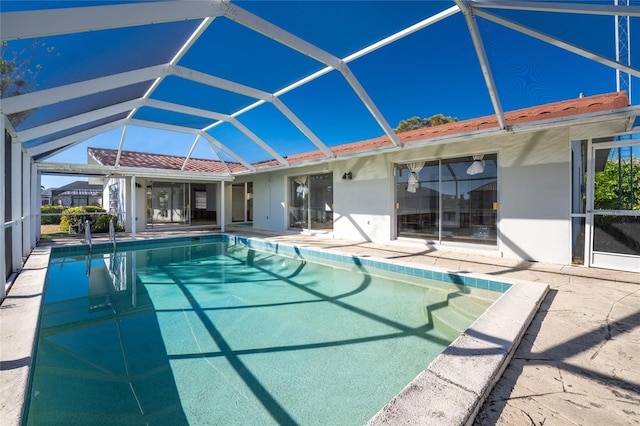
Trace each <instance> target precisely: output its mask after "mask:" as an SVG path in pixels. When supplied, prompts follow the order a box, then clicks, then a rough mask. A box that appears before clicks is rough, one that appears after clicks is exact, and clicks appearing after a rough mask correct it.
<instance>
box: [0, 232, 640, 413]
mask: <svg viewBox="0 0 640 426" xmlns="http://www.w3.org/2000/svg"><path fill="white" fill-rule="evenodd" d="M227 231H228V233H231V234H237V235H246V236H253V237H258V238H261V239H264V240H267V241H271V242H275V243H283V244H291V245H296V246H300V247H308V248H317V249H321V250H329V251H334V252H337V253H341V254H350V255H356V256H360V257H372V258H381V259H386V260H388V261H391V262H398V263H407V264H412V265H414V266H425V267H433V268H438V269H442V270H447V271H465V272H468V273H478V274H483V275H488V276H492V277H494V279H496V280H501V279H505V280H509V281H514V282H520V281H522V282H528V283H540V284H546V285H548V292H546V293H540V292H539V288H541V287H545V291H546V286H541V285H539V286H538V288H537V289H536V286H532V287H530V288H531V289H534V290H535V291H534V293H536V294H542V296H541V297H542V300H541V305H540V309H539V310H538V312H537V314H535V316H534V317H533V319H532V321H531V325H530V326H529V328H528V329H527V330H526V332H525V333H524V335H523V337H522V340H521V341H520V344H519V345H517V349H515V350H514V351H511V352H510V353H508V352H509V349H508V344H507V342H506V339H502V337H506V336H505V335H506V334H510V333H513V331H512V330H511V331H509V330H506V329H502V328H501V327H500V326H496V322H495V321H493V322H491V321H488V320H487V321H485V322H484V323H482V322H479V323H476V324H474V327H476V326H477V328H476V329H475V331H474V330H468V331H467V333H465V335H463V336H461V338H460V339H459V340H457V341H456V342H454V344H453V345H452V346H451V347H450V348H449V350H448V353H445V354H443V355H444V356H443V357H442V359H436V361H434V363H432V364H431V365H430V367H429V369H427V370H425V371H424V372H423V373H421V375H420V376H418V378H416V380H414V382H412V383H411V384H410V385H409V386H407V388H405V390H404V391H403V392H402V393H401V394H400V395H399V396H398V397H396V398H394V401H392V402H391V403H390V404H389V405H387V406H386V407H385V408H384V409H383V410H381V412H379V413H378V414H377V415H376V416H375V417H374V418H373V419H372V420H371V421H370V423H371V424H463V423H467V424H475V425H493V424H509V425H512V424H535V425H539V424H579V425H582V424H610V425H623V424H624V425H631V424H640V408H638V407H640V368H638V365H640V274H636V273H627V272H619V271H609V270H603V269H595V268H584V267H575V266H566V265H552V264H543V263H532V262H524V261H517V260H512V259H502V258H497V257H492V256H487V255H483V253H482V252H479V251H466V252H462V251H446V250H441V249H440V250H436V249H434V248H432V247H430V246H426V245H418V244H410V243H407V242H401V241H394V242H391V243H389V244H377V243H369V242H354V241H343V240H336V239H332V238H326V236H322V235H304V234H272V233H264V232H254V231H251V230H247V229H236V230H233V228H230V229H228V230H227ZM183 232H184V231H176V232H162V233H160V232H149V233H146V232H145V233H139V234H138V236H137V237H138V238H139V239H146V238H156V237H159V236H173V235H178V234H181V233H183ZM200 232H211V230H203V231H200ZM190 233H191V232H190ZM125 239H126V238H125ZM99 241H100V238H99V237H98V238H94V242H99ZM79 242H80V241H79V240H77V239H73V238H61V239H57V240H56V241H54V242H51V241H44V240H43V241H42V242H41V244H40V245H39V246H38V247H37V248H36V250H35V251H34V252H33V253H32V254H31V256H30V257H29V259H28V261H27V263H26V264H25V269H24V270H23V271H22V273H21V274H20V275H19V276H18V279H17V280H16V282H15V284H14V287H13V288H12V289H11V290H10V292H9V295H8V297H7V298H6V299H5V301H4V302H3V303H2V306H1V309H0V333H1V335H0V339H1V342H0V348H1V349H0V364H1V367H0V382H1V384H0V386H1V389H0V395H2V400H1V402H0V418H1V419H3V420H2V424H3V425H4V424H7V425H12V424H19V421H20V414H21V407H22V401H23V392H24V388H25V386H26V383H27V379H28V368H29V364H30V360H31V343H29V342H32V341H33V337H34V332H35V326H36V323H35V320H34V318H37V310H38V306H39V304H40V294H41V286H42V282H43V281H44V275H45V273H46V266H47V263H46V261H45V258H46V259H47V260H48V256H45V255H44V253H46V252H47V251H48V250H47V247H48V246H49V245H52V244H54V245H57V244H64V245H66V244H78V243H79ZM523 288H524V287H523ZM511 296H512V297H516V299H518V300H519V302H522V301H524V302H525V303H526V304H528V305H531V304H532V303H536V302H535V300H534V299H535V298H536V296H535V295H534V294H526V291H525V292H524V293H523V292H521V293H520V294H513V295H511ZM501 301H503V303H502V305H503V306H500V307H499V309H502V312H500V313H499V314H500V315H502V318H505V317H506V318H508V317H509V316H510V315H511V314H510V312H509V308H510V307H511V308H512V307H513V306H510V305H512V303H511V302H509V301H508V300H507V299H501ZM25 310H31V312H32V315H30V316H28V317H29V318H31V319H27V318H26V317H25V315H23V314H22V313H23V312H25ZM18 312H20V313H21V314H20V315H17V313H18ZM33 314H35V315H33ZM486 327H495V328H492V329H487V328H486ZM489 334H490V335H492V336H494V337H499V338H497V339H493V340H492V339H486V336H487V335H489ZM521 334H522V333H521ZM483 336H484V338H483ZM483 341H484V344H485V346H484V347H479V346H478V345H479V344H483ZM486 343H489V345H488V346H486ZM517 343H518V342H517V341H516V342H515V344H517ZM487 350H488V351H487ZM469 355H471V357H469ZM505 355H506V357H507V361H508V359H509V358H510V362H509V364H508V366H507V367H506V370H504V373H502V375H500V372H501V370H502V368H501V367H500V366H499V365H498V364H497V361H498V360H497V358H503V359H504V358H505ZM463 358H464V362H469V359H471V361H472V362H473V363H474V368H475V370H474V374H464V375H462V376H459V377H455V376H456V375H455V374H453V373H451V371H453V370H449V369H448V368H447V366H448V365H452V364H453V365H455V364H456V363H458V362H461V360H462V359H463ZM485 376H486V377H485ZM495 380H497V383H496V384H495V386H494V387H493V390H492V391H491V392H490V393H489V392H488V390H489V389H490V388H491V385H492V384H493V382H494V381H495ZM434 387H435V388H438V389H439V390H440V391H441V393H442V395H443V396H445V397H446V398H445V399H443V401H444V403H441V405H437V404H436V405H435V406H434V403H433V402H431V401H425V400H421V399H420V398H421V397H420V395H424V393H423V392H421V390H423V389H425V388H434ZM20 389H23V390H22V391H20ZM483 393H484V394H483ZM485 398H486V402H485V403H484V405H482V406H480V405H478V406H477V407H476V408H475V409H473V411H474V412H471V413H468V412H467V413H465V412H461V411H464V410H467V409H468V408H465V407H468V404H469V403H470V400H472V399H475V401H476V403H477V402H478V401H480V402H482V400H484V399H485ZM460 407H462V408H460ZM478 409H479V412H477V415H476V413H475V411H476V410H478ZM474 416H475V420H473V419H474Z"/></svg>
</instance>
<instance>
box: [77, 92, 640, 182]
mask: <svg viewBox="0 0 640 426" xmlns="http://www.w3.org/2000/svg"><path fill="white" fill-rule="evenodd" d="M627 106H629V97H628V96H627V94H626V93H625V92H614V93H608V94H603V95H595V96H589V97H580V98H577V99H571V100H568V101H562V102H554V103H550V104H546V105H541V106H535V107H531V108H525V109H520V110H516V111H511V112H507V113H505V118H506V120H507V123H508V125H510V126H513V125H517V124H523V123H533V122H536V121H542V120H549V119H558V118H563V117H570V116H576V115H580V114H587V113H595V112H602V111H610V110H615V109H619V108H624V107H627ZM499 127H500V126H499V124H498V120H497V118H496V116H495V115H490V116H486V117H480V118H474V119H470V120H464V121H456V122H453V123H446V124H441V125H438V126H432V127H425V128H422V129H416V130H410V131H407V132H403V133H400V134H399V135H398V137H399V138H400V141H401V142H403V143H411V142H416V141H423V140H427V139H433V138H438V137H442V136H449V135H456V134H463V133H468V132H473V131H477V130H483V129H492V128H495V129H499ZM392 146H393V143H392V142H391V140H390V139H389V138H388V137H387V136H382V137H378V138H374V139H368V140H364V141H359V142H353V143H348V144H343V145H338V146H335V147H332V148H330V149H331V152H332V153H333V154H334V155H336V156H340V155H345V154H355V153H360V152H366V151H370V150H374V149H378V148H383V147H392ZM87 151H88V154H89V155H90V156H91V157H93V158H94V159H95V160H96V161H97V162H98V163H100V164H102V165H105V166H114V165H115V163H116V157H117V155H118V150H115V149H105V148H88V150H87ZM323 158H326V157H325V156H324V154H323V153H322V152H321V151H320V150H317V151H310V152H305V153H301V154H295V155H291V156H288V157H285V159H286V160H287V161H288V162H289V163H290V164H292V163H300V162H303V161H309V160H315V159H318V160H321V159H323ZM184 160H185V157H180V156H175V155H162V154H151V153H144V152H134V151H122V153H121V155H120V166H122V167H140V168H153V169H167V170H180V169H181V168H182V165H183V164H184ZM278 165H279V163H278V161H277V160H268V161H263V162H259V163H255V164H253V166H254V167H255V168H256V169H262V168H267V167H274V166H278ZM227 168H228V171H227ZM185 170H186V171H197V172H211V173H218V174H226V173H228V172H230V173H231V174H235V173H242V172H246V171H247V169H246V168H245V167H244V166H243V165H242V164H240V163H234V162H222V161H218V160H206V159H200V158H190V159H189V161H187V165H186V167H185Z"/></svg>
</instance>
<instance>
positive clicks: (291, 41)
mask: <svg viewBox="0 0 640 426" xmlns="http://www.w3.org/2000/svg"><path fill="white" fill-rule="evenodd" d="M224 9H225V17H226V18H228V19H231V20H232V21H234V22H237V23H239V24H241V25H244V26H246V27H248V28H250V29H252V30H253V31H256V32H258V33H260V34H262V35H264V36H266V37H269V38H271V39H273V40H275V41H277V42H278V43H281V44H283V45H285V46H288V47H290V48H291V49H293V50H296V51H298V52H300V53H302V54H304V55H307V56H309V57H311V58H313V59H315V60H317V61H319V62H321V63H323V64H325V65H327V66H329V67H331V68H333V69H335V70H337V71H340V73H341V74H342V75H343V77H344V78H345V79H346V80H347V82H348V83H349V85H350V86H351V87H352V88H353V90H354V91H355V92H356V94H357V95H358V97H359V98H360V100H361V101H362V102H363V103H364V105H365V106H366V107H367V109H368V110H369V112H370V113H371V114H372V115H373V117H374V118H375V120H376V121H377V122H378V124H379V125H380V127H382V130H383V131H384V132H385V133H386V135H387V136H388V137H389V139H391V141H392V142H393V143H394V144H395V145H396V146H402V142H400V138H398V136H397V135H396V133H395V132H394V131H393V129H392V128H391V126H389V123H387V120H386V119H385V118H384V116H383V115H382V113H380V110H379V109H378V107H377V106H376V105H375V103H374V102H373V100H372V99H371V98H370V97H369V95H368V94H367V93H366V91H365V90H364V87H362V85H361V84H360V82H359V81H358V80H357V78H356V77H355V76H354V75H353V73H352V72H351V71H350V70H349V67H348V65H347V64H346V63H345V62H344V61H342V60H341V59H339V58H337V57H335V56H334V55H332V54H330V53H328V52H326V51H324V50H322V49H320V48H319V47H317V46H315V45H313V44H311V43H308V42H307V41H305V40H302V39H301V38H299V37H297V36H295V35H293V34H291V33H289V32H287V31H285V30H283V29H282V28H280V27H277V26H276V25H273V24H272V23H271V22H268V21H266V20H264V19H262V18H260V17H258V16H256V15H253V14H252V13H249V12H247V11H246V10H244V9H241V8H239V7H237V6H236V5H233V4H230V3H224Z"/></svg>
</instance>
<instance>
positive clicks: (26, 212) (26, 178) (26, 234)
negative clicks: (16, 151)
mask: <svg viewBox="0 0 640 426" xmlns="http://www.w3.org/2000/svg"><path fill="white" fill-rule="evenodd" d="M31 188H32V186H31V157H29V155H28V154H27V153H26V152H23V153H22V216H23V217H24V220H23V221H22V257H27V256H29V254H30V253H31V222H32V221H33V217H32V216H31Z"/></svg>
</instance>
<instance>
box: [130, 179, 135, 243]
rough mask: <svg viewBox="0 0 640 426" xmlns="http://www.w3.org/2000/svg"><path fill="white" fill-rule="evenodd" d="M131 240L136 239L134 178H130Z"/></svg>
mask: <svg viewBox="0 0 640 426" xmlns="http://www.w3.org/2000/svg"><path fill="white" fill-rule="evenodd" d="M130 198H131V208H130V210H131V214H130V215H129V217H130V218H131V239H132V240H135V239H136V177H135V176H131V197H130Z"/></svg>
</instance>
